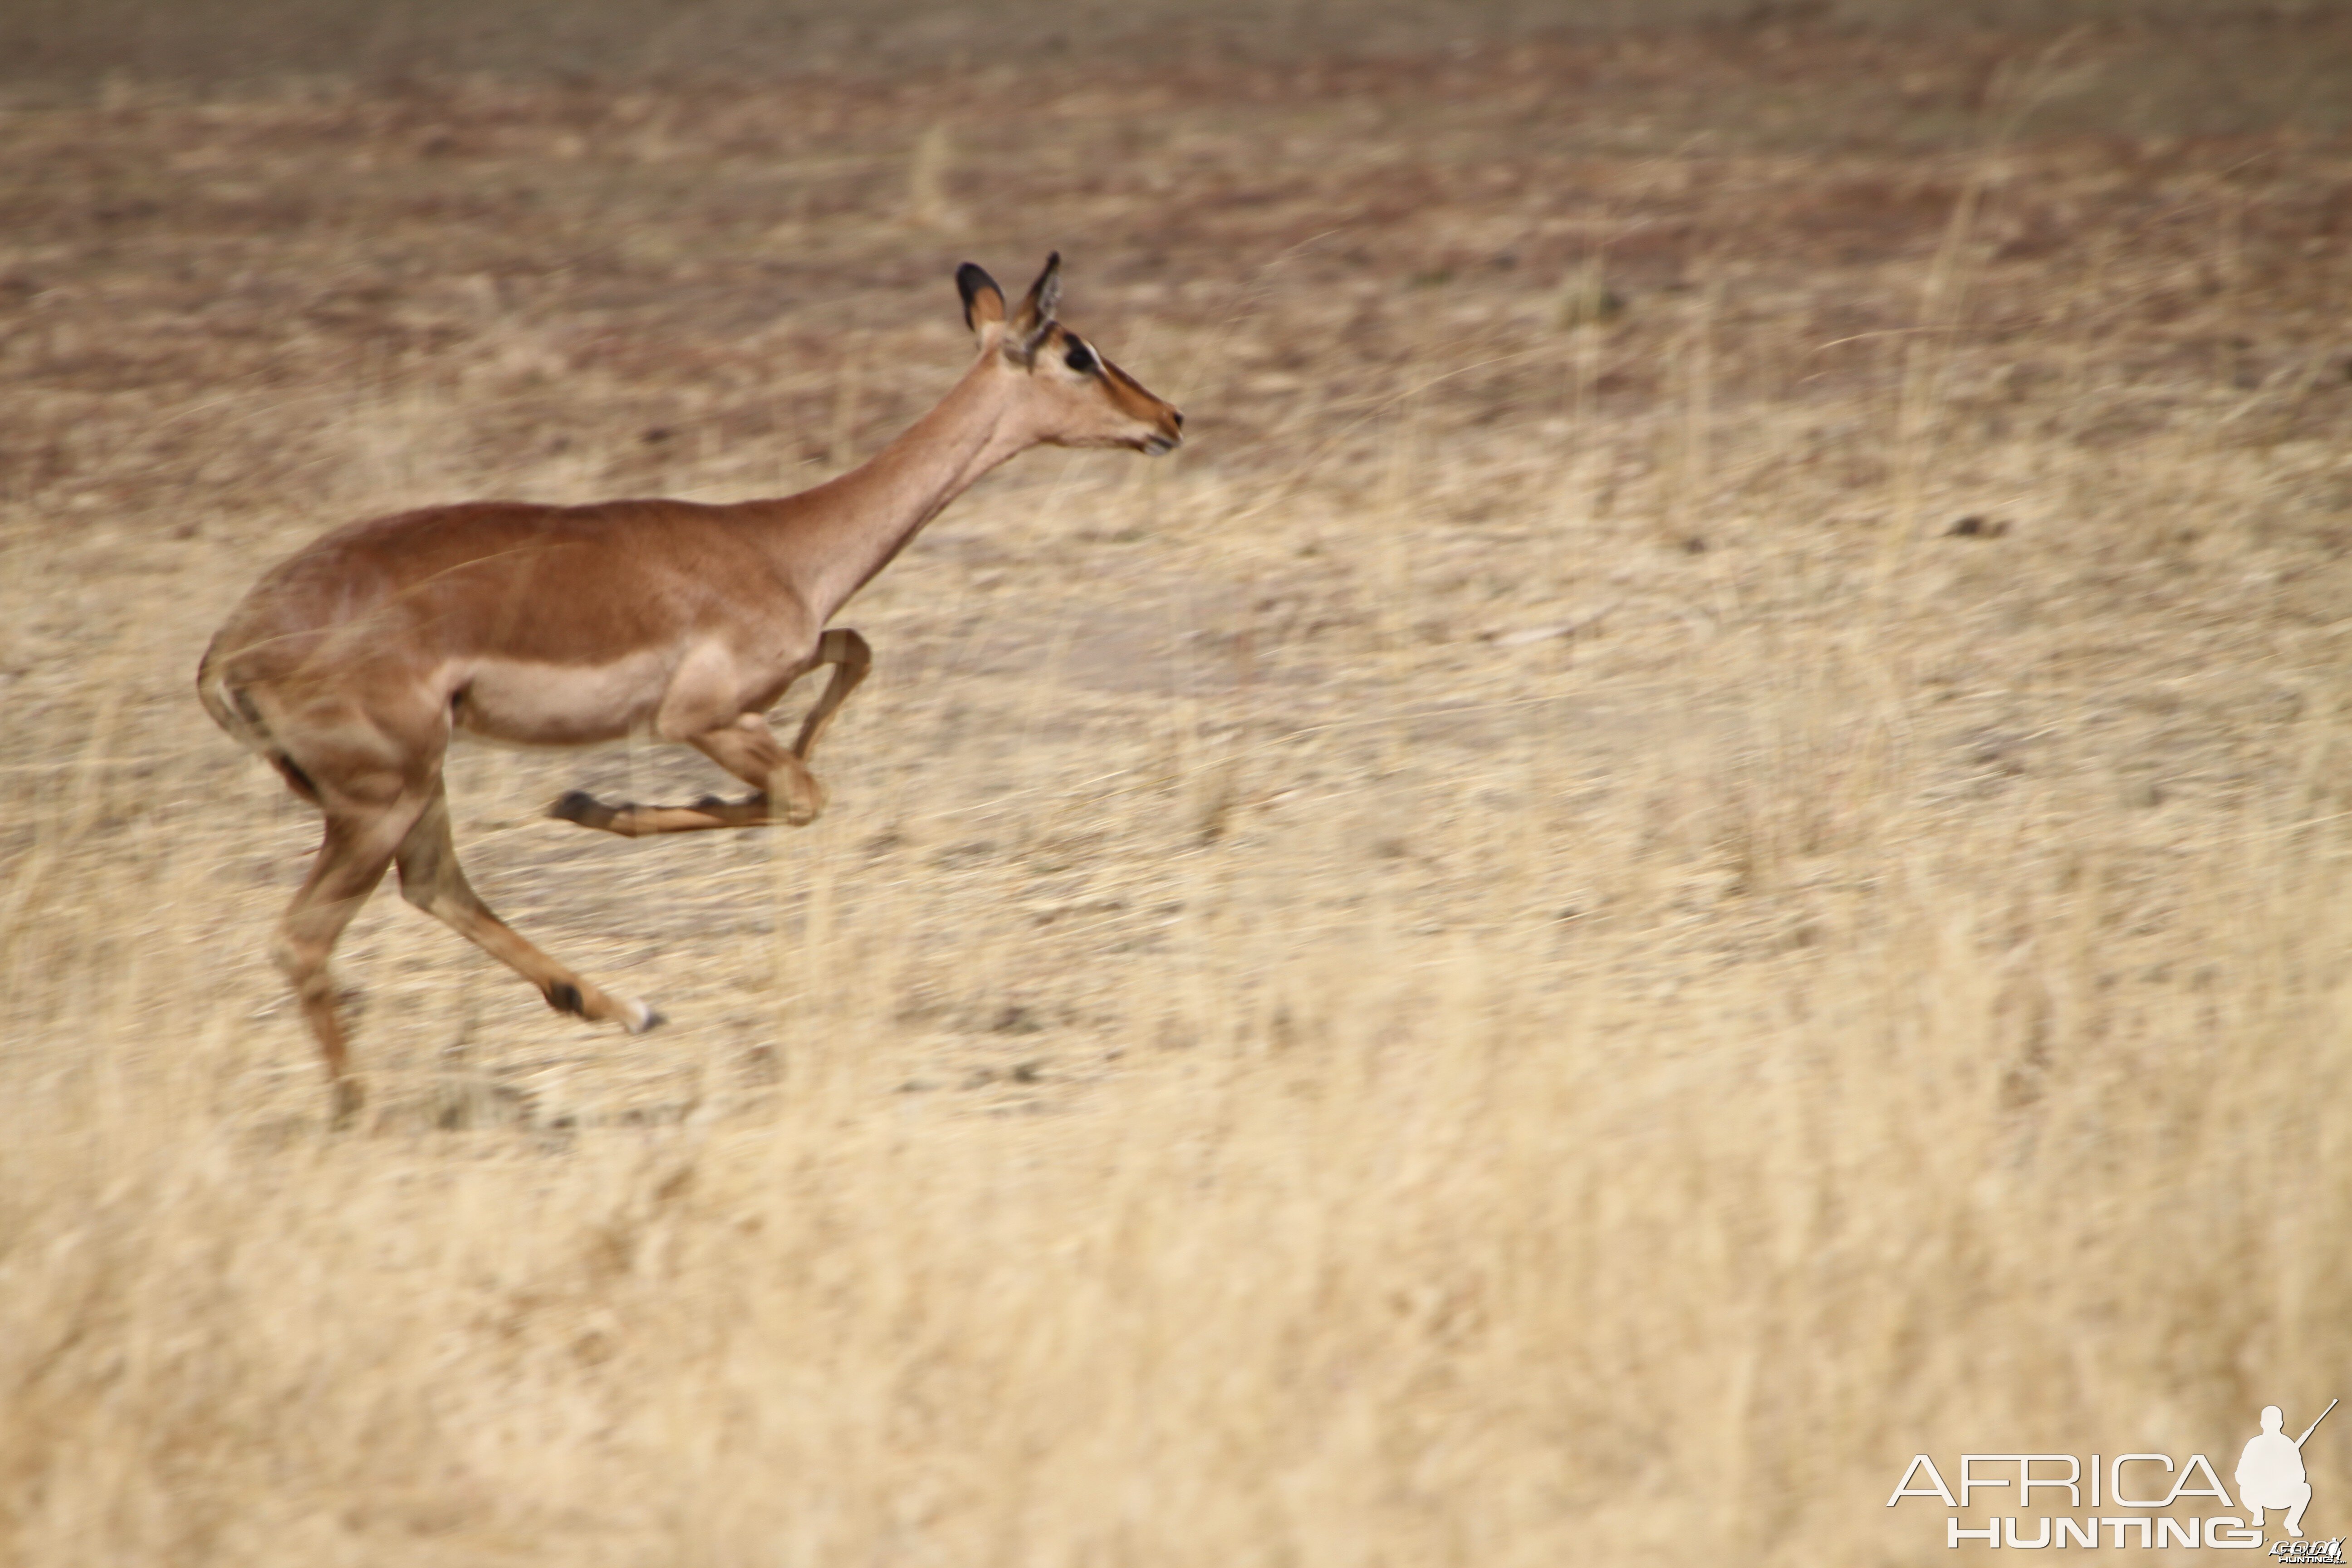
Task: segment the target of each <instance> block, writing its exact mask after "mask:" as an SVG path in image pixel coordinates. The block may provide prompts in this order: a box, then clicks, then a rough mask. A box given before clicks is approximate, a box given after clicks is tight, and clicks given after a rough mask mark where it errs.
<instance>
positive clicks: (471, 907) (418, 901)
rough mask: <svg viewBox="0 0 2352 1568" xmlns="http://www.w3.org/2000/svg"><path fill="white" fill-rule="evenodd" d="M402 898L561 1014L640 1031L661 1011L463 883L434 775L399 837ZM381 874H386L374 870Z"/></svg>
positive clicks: (635, 1032)
mask: <svg viewBox="0 0 2352 1568" xmlns="http://www.w3.org/2000/svg"><path fill="white" fill-rule="evenodd" d="M395 858H397V859H398V861H399V862H400V896H401V897H402V898H404V899H406V900H408V901H409V902H410V903H412V904H415V906H416V907H417V908H418V909H420V910H424V911H425V913H426V914H428V915H431V916H432V917H433V918H434V919H436V920H437V921H441V922H442V923H443V924H445V925H446V926H448V927H449V928H450V929H451V930H452V931H456V932H457V934H458V935H460V936H462V937H464V938H465V939H466V940H467V941H468V942H472V943H474V944H475V945H476V946H477V947H479V948H480V949H482V951H483V952H487V953H488V954H489V955H490V956H491V957H493V958H495V959H497V960H498V961H499V963H503V964H505V965H506V966H507V967H508V968H509V969H511V970H513V971H514V972H515V973H517V974H520V975H521V976H522V977H523V978H524V979H525V980H528V981H530V983H531V984H533V985H536V986H538V987H539V993H540V994H541V995H542V996H544V997H546V998H547V1005H549V1006H551V1007H552V1008H554V1009H555V1010H556V1011H557V1012H559V1013H576V1014H578V1015H579V1016H581V1017H583V1018H586V1019H588V1020H590V1021H591V1022H592V1023H599V1024H618V1025H620V1026H622V1027H623V1028H625V1029H626V1030H628V1031H629V1033H631V1034H633V1035H642V1034H644V1033H645V1032H646V1030H647V1029H650V1028H652V1027H653V1026H655V1025H656V1024H659V1023H660V1022H661V1021H662V1016H661V1015H660V1014H659V1013H656V1012H655V1011H654V1010H653V1009H652V1008H651V1007H649V1006H647V1005H646V1004H645V1003H643V1002H640V1001H638V1000H637V999H636V998H635V997H633V996H614V995H613V994H611V993H609V992H607V991H605V990H604V989H603V988H602V987H600V986H597V985H595V984H592V983H590V982H589V981H587V980H585V979H583V978H582V977H581V975H580V974H579V973H577V972H576V971H574V970H572V969H569V968H567V967H565V966H564V965H563V964H562V963H557V962H556V961H555V960H554V959H552V958H550V957H549V956H548V955H547V954H546V953H544V952H541V951H540V950H539V949H538V948H537V947H535V946H533V945H532V944H531V943H530V942H528V941H526V940H524V938H523V937H522V936H521V935H520V933H518V932H517V931H515V929H514V928H513V927H512V926H510V925H509V924H507V922H506V921H502V920H500V919H499V917H498V916H497V915H495V914H493V913H492V912H491V911H490V907H489V906H488V904H486V903H484V902H482V900H481V899H480V898H479V897H478V895H477V894H476V893H475V891H474V889H472V887H470V886H469V885H468V884H467V881H466V873H465V869H464V868H462V867H460V866H459V865H458V864H457V846H456V845H454V844H452V843H451V842H450V839H449V796H448V793H447V791H446V789H444V788H443V786H442V785H441V784H440V783H439V782H438V781H437V780H436V782H435V784H434V786H433V795H432V797H431V799H429V800H428V801H427V802H426V803H425V809H424V811H423V812H422V813H421V814H420V815H419V816H417V818H416V821H415V826H411V827H410V828H409V830H408V833H407V836H406V837H404V838H403V839H402V840H401V841H400V847H399V850H398V852H397V854H396V856H395ZM377 874H378V875H379V876H380V875H382V872H381V871H379V872H378V873H377Z"/></svg>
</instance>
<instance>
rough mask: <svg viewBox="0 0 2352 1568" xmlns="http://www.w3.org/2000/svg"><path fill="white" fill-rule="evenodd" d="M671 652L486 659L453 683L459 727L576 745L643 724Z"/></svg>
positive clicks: (656, 703) (522, 740) (533, 742)
mask: <svg viewBox="0 0 2352 1568" xmlns="http://www.w3.org/2000/svg"><path fill="white" fill-rule="evenodd" d="M675 658H676V656H675V654H674V653H672V652H669V651H667V650H661V649H647V650H646V651H645V652H643V653H637V654H632V655H630V656H629V657H627V658H621V659H616V660H614V662H613V663H611V664H601V665H564V664H532V663H526V662H523V661H521V660H511V659H485V660H483V661H481V662H480V663H478V664H476V665H475V666H474V667H473V668H472V670H471V671H470V672H469V673H468V675H467V679H465V680H464V681H463V682H462V684H460V686H459V687H458V689H457V695H456V698H455V700H454V702H453V705H452V709H451V717H452V718H453V719H454V720H455V721H456V723H457V728H458V729H460V730H462V731H465V732H466V733H467V734H471V735H479V736H482V737H483V738H485V739H488V740H494V741H511V742H517V743H519V744H521V745H526V746H579V745H586V744H588V743H590V742H595V741H614V740H618V739H620V738H621V737H622V736H624V735H626V734H628V733H630V732H631V731H639V730H646V729H650V728H651V727H652V725H653V721H654V714H655V713H656V711H657V710H659V709H660V707H661V703H662V697H663V695H664V693H666V692H667V690H668V689H669V683H670V676H671V673H672V666H673V664H674V662H675Z"/></svg>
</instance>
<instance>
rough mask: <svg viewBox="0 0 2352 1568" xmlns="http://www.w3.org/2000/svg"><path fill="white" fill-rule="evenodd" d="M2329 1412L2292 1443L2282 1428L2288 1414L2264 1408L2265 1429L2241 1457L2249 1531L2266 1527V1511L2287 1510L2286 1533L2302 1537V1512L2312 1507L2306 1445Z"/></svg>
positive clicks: (2241, 1495)
mask: <svg viewBox="0 0 2352 1568" xmlns="http://www.w3.org/2000/svg"><path fill="white" fill-rule="evenodd" d="M2335 1408H2336V1401H2335V1400H2333V1399H2331V1400H2329V1401H2328V1402H2327V1410H2333V1409H2335ZM2327 1410H2323V1411H2321V1412H2320V1413H2319V1421H2314V1422H2313V1423H2312V1424H2311V1425H2310V1426H2306V1427H2305V1428H2304V1429H2303V1436H2300V1437H2296V1438H2294V1439H2293V1440H2289V1438H2288V1437H2287V1435H2286V1433H2285V1432H2284V1430H2282V1428H2283V1427H2284V1426H2285V1424H2286V1412H2284V1411H2283V1410H2281V1409H2280V1408H2279V1407H2278V1406H2277V1405H2263V1429H2262V1431H2261V1432H2260V1433H2258V1434H2256V1435H2255V1436H2252V1437H2250V1438H2248V1439H2247V1440H2246V1451H2245V1452H2244V1453H2243V1454H2241V1455H2240V1456H2239V1457H2238V1501H2239V1502H2241V1503H2242V1504H2243V1505H2244V1506H2245V1510H2246V1526H2247V1528H2248V1529H2250V1530H2260V1529H2261V1528H2262V1527H2263V1510H2264V1509H2266V1508H2283V1509H2284V1510H2286V1532H2287V1533H2288V1534H2289V1535H2292V1536H2294V1538H2295V1539H2296V1540H2298V1541H2299V1540H2301V1539H2302V1538H2303V1510H2305V1509H2306V1508H2309V1507H2310V1506H2311V1479H2310V1477H2308V1476H2306V1475H2305V1474H2304V1470H2303V1446H2304V1445H2305V1443H2308V1442H2310V1441H2311V1435H2312V1434H2313V1433H2314V1432H2316V1431H2318V1430H2319V1422H2320V1421H2325V1420H2326V1419H2327Z"/></svg>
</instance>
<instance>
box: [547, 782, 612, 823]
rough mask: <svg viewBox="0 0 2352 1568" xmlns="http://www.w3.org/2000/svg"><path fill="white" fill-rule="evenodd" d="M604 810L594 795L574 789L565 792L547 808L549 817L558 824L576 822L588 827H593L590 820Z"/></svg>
mask: <svg viewBox="0 0 2352 1568" xmlns="http://www.w3.org/2000/svg"><path fill="white" fill-rule="evenodd" d="M602 809H603V808H602V807H601V806H599V805H597V804H596V797H595V796H594V795H590V794H589V793H588V792H587V791H586V790H584V789H572V790H566V791H564V792H563V795H562V797H561V798H560V799H558V800H557V801H556V803H555V804H554V805H551V806H549V807H548V808H547V815H548V816H551V817H553V818H555V820H556V821H558V822H576V823H578V824H580V825H581V826H583V827H586V826H592V823H591V821H590V819H591V818H592V817H593V816H595V815H596V814H597V813H598V812H599V811H601V810H602Z"/></svg>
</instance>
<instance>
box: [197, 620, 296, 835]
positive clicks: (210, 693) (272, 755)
mask: <svg viewBox="0 0 2352 1568" xmlns="http://www.w3.org/2000/svg"><path fill="white" fill-rule="evenodd" d="M225 663H226V660H224V659H222V658H220V643H219V641H218V640H217V639H215V641H214V643H213V646H212V647H208V648H206V649H205V658H204V662H203V663H202V664H199V665H198V666H196V700H198V701H200V702H202V703H203V704H204V705H205V712H207V713H209V714H211V715H212V716H213V722H214V723H215V724H217V725H219V726H220V727H221V728H222V729H224V730H226V731H228V732H229V735H230V737H231V738H232V739H234V740H235V741H236V743H237V744H238V745H240V746H243V747H244V748H245V749H246V750H247V751H249V752H256V753H257V754H258V755H260V756H261V757H263V758H265V759H266V760H267V761H268V763H269V765H270V766H271V767H273V768H276V769H277V770H278V773H280V774H282V775H283V776H284V777H285V780H286V787H287V788H289V789H290V790H292V791H293V792H294V793H295V794H296V795H300V796H301V797H302V798H303V799H304V800H307V801H309V802H310V804H311V805H318V804H319V786H318V785H317V784H312V783H311V782H310V774H308V773H304V772H303V771H302V769H301V767H300V765H299V764H298V763H296V762H295V761H294V759H293V758H292V757H290V756H289V755H287V754H286V748H285V747H283V746H281V745H279V744H278V741H277V738H276V737H275V736H273V735H271V734H270V732H269V721H268V720H266V719H264V718H263V717H262V716H261V710H260V708H259V707H258V706H257V705H256V704H255V702H254V700H253V698H252V697H251V695H249V694H248V693H247V691H246V689H245V688H243V687H242V686H238V685H236V684H235V683H234V682H232V681H231V680H230V679H229V677H228V672H227V671H226V669H224V668H222V666H223V665H224V664H225Z"/></svg>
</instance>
